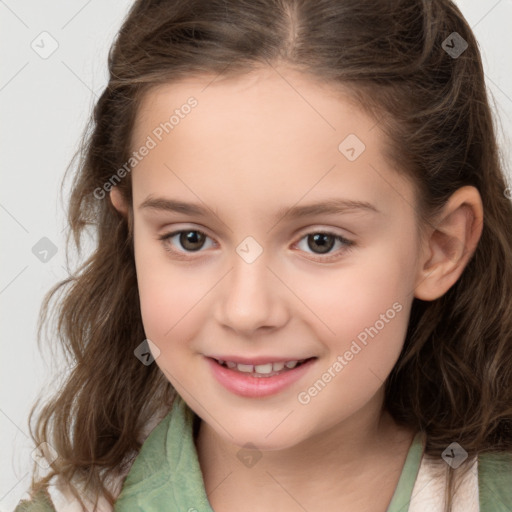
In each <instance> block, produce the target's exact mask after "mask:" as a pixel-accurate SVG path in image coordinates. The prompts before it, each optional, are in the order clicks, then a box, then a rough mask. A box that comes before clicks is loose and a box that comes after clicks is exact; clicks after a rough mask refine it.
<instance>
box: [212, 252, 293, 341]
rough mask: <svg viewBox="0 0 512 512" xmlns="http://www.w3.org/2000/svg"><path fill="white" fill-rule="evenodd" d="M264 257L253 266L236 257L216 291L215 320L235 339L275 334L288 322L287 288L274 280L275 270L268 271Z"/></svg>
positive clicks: (236, 255) (253, 263)
mask: <svg viewBox="0 0 512 512" xmlns="http://www.w3.org/2000/svg"><path fill="white" fill-rule="evenodd" d="M264 254H265V252H264V253H263V254H262V255H261V256H260V257H259V258H258V259H256V261H253V262H252V263H247V262H246V261H244V260H243V259H242V258H241V257H239V256H238V254H235V255H234V257H233V265H232V270H231V271H230V272H229V273H228V275H227V276H226V277H225V278H224V279H223V282H222V285H221V287H220V289H219V297H218V300H217V301H216V305H215V316H216V320H217V322H219V323H220V324H221V325H223V326H225V327H226V328H230V329H231V330H233V331H234V332H235V333H237V334H238V335H243V336H251V335H254V334H256V333H257V332H258V331H270V330H275V329H277V328H279V327H283V326H284V325H286V323H287V322H288V320H289V318H290V315H289V309H288V303H287V300H289V297H287V293H286V292H287V290H286V287H285V286H284V285H283V284H282V283H281V281H280V280H279V279H278V278H277V277H276V275H275V273H276V272H275V270H274V271H272V270H273V269H272V270H270V269H269V268H268V267H267V260H266V258H265V257H263V255H264ZM288 294H289V292H288Z"/></svg>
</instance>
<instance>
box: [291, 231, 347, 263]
mask: <svg viewBox="0 0 512 512" xmlns="http://www.w3.org/2000/svg"><path fill="white" fill-rule="evenodd" d="M336 244H339V247H338V250H337V251H336V250H334V251H333V249H334V248H335V246H336ZM354 245H355V242H353V241H351V240H347V239H346V238H344V237H343V236H341V235H338V234H336V233H330V232H323V231H316V232H312V233H309V234H307V235H305V236H303V237H302V238H301V239H300V240H299V242H298V243H297V246H298V247H299V249H300V250H301V251H304V252H306V253H309V254H310V255H313V256H314V255H317V256H319V257H317V258H312V259H314V260H317V261H320V262H324V263H327V262H329V261H331V260H334V259H337V258H340V257H341V256H342V255H343V254H346V253H348V252H349V251H350V250H351V249H352V248H353V246H354ZM322 255H323V256H322Z"/></svg>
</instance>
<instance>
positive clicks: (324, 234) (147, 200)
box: [132, 69, 419, 449]
mask: <svg viewBox="0 0 512 512" xmlns="http://www.w3.org/2000/svg"><path fill="white" fill-rule="evenodd" d="M284 76H285V77H286V80H284V79H283V77H284ZM212 80H213V77H212V76H206V75H205V76H204V77H198V78H194V79H190V80H184V81H180V82H176V83H172V84H166V85H163V86H159V87H158V88H156V89H154V90H152V91H151V92H150V93H149V94H147V95H146V96H145V98H144V101H143V103H142V105H141V107H140V109H139V115H138V117H137V122H136V125H135V129H134V133H133V137H132V145H133V147H134V148H137V147H140V146H141V145H143V144H144V142H145V141H147V140H148V139H147V138H148V136H151V137H152V138H153V139H155V141H156V145H155V147H153V148H152V149H151V150H150V151H149V152H148V154H147V155H146V156H145V157H144V158H143V159H142V161H141V162H140V163H138V165H137V166H136V167H135V168H134V169H133V171H132V180H133V181H132V184H133V212H134V247H135V263H136V269H137V279H138V286H139V294H140V300H141V311H142V318H143V324H144V329H145V333H146V335H147V338H148V339H150V340H151V341H152V342H153V343H154V344H155V345H156V346H157V347H158V350H159V351H160V353H159V355H158V357H157V359H156V364H158V365H159V367H160V368H161V369H162V371H163V372H164V374H165V375H166V376H167V378H168V379H169V381H170V382H171V383H172V385H173V386H174V387H175V388H176V389H177V391H178V392H179V393H180V394H181V395H182V396H183V398H184V399H185V400H186V401H187V403H188V404H189V405H190V407H191V408H192V409H193V410H194V411H195V412H196V413H197V414H198V415H199V416H201V418H202V419H203V420H205V421H206V423H207V424H208V425H209V426H210V427H211V428H212V429H213V430H214V431H215V432H216V434H217V435H219V436H221V437H222V438H224V439H225V440H228V441H229V442H231V443H234V444H238V445H240V446H241V445H243V444H245V443H247V442H252V443H254V444H256V445H257V446H259V447H262V448H267V449H280V448H285V447H289V446H292V445H296V444H297V443H300V442H302V441H305V440H306V439H308V438H309V437H311V436H313V435H318V434H321V433H322V432H323V431H325V430H327V429H329V428H332V427H334V426H336V425H337V424H340V423H341V422H343V421H345V420H349V419H350V418H351V417H353V418H355V417H356V416H357V415H358V414H360V413H361V411H363V410H368V409H369V408H373V410H374V411H375V414H377V413H378V410H379V407H380V403H381V402H380V400H381V399H382V396H383V395H382V389H383V384H384V381H385V379H386V378H387V376H388V375H389V373H390V371H391V370H392V368H393V366H394V364H395V363H396V361H397V359H398V356H399V354H400V351H401V349H402V345H403V342H404V338H405V333H406V329H407V324H408V319H409V312H410V307H411V303H412V300H413V298H414V287H415V284H416V283H417V280H418V261H419V260H418V257H419V252H418V251H419V239H418V230H417V225H416V217H415V215H414V207H413V205H414V204H415V202H416V200H415V197H414V190H413V187H412V185H411V183H410V182H408V181H407V180H406V179H405V178H404V177H403V176H401V175H400V174H398V173H397V172H396V170H394V169H393V168H392V166H391V164H390V163H388V162H387V161H386V160H385V159H384V157H383V148H384V145H385V143H386V140H385V137H384V135H383V133H382V132H381V131H380V130H379V127H378V126H376V122H375V120H374V119H371V118H370V117H368V116H367V115H366V114H364V113H363V111H362V110H360V109H358V108H357V107H356V106H355V105H354V104H353V103H352V102H350V101H348V99H347V98H346V97H344V96H343V95H342V94H340V93H336V92H335V91H334V90H333V89H329V88H328V87H327V86H324V85H322V84H319V83H316V82H314V81H311V79H308V78H306V77H305V76H303V75H300V74H299V73H297V72H294V71H293V70H289V69H288V70H286V69H283V70H281V72H280V74H278V73H276V71H274V70H273V69H265V70H259V71H257V72H254V73H251V74H249V75H244V76H243V77H241V78H236V79H229V80H222V81H221V80H215V81H213V82H212ZM290 84H293V87H291V85H290ZM191 96H193V97H194V98H196V99H197V106H195V107H194V108H193V109H186V110H187V112H189V113H188V114H187V115H182V116H181V117H180V119H179V123H177V124H176V125H175V126H174V127H173V129H172V130H169V133H165V132H164V133H163V134H162V133H160V132H158V131H157V133H159V134H160V135H161V140H156V138H155V136H154V133H155V128H156V127H158V126H160V125H161V123H163V122H165V121H166V120H168V119H169V115H170V114H169V113H172V112H173V111H174V110H175V109H177V108H179V107H180V105H184V104H186V103H187V98H190V97H191ZM151 134H153V135H151ZM397 304H398V305H399V307H398V306H397ZM393 305H395V306H394V307H393ZM391 310H392V311H393V316H392V317H391V314H390V313H389V311H391ZM386 312H388V313H386ZM382 315H384V316H386V319H385V320H386V321H384V318H383V316H382ZM365 329H366V330H365ZM364 332H366V335H367V336H366V344H363V343H362V342H361V339H362V338H363V337H364V336H363V335H362V334H361V333H364ZM369 333H372V335H370V334H369ZM354 342H355V343H356V345H357V346H359V348H360V350H359V351H358V350H357V348H355V345H354ZM348 352H351V353H352V356H351V357H350V358H349V357H348ZM340 357H341V358H342V359H343V361H344V362H343V363H342V362H341V360H340ZM287 363H288V364H287ZM336 363H338V364H336ZM340 365H341V366H340ZM326 372H327V373H329V374H330V376H331V377H330V378H327V377H325V378H323V377H322V376H323V375H325V374H326ZM319 379H320V380H322V381H323V382H324V384H325V386H320V385H318V384H317V392H316V393H315V392H314V391H311V392H309V391H308V389H310V388H311V387H312V386H313V387H314V383H315V382H317V383H318V380H319ZM301 393H302V395H301ZM304 393H305V394H304ZM306 395H307V396H309V400H308V401H307V403H304V401H302V402H301V401H300V400H299V399H298V397H299V396H306ZM376 397H379V399H376Z"/></svg>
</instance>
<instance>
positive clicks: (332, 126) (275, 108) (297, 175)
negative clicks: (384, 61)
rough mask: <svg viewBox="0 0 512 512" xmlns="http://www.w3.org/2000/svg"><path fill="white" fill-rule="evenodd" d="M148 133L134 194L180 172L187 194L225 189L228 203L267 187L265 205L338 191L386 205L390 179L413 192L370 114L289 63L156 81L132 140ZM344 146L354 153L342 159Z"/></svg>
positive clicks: (136, 142)
mask: <svg viewBox="0 0 512 512" xmlns="http://www.w3.org/2000/svg"><path fill="white" fill-rule="evenodd" d="M190 98H193V99H194V101H195V106H194V107H193V108H190V107H188V106H187V105H190V104H191V103H190ZM171 117H173V119H172V120H171V121H170V119H171ZM148 137H150V138H151V139H152V140H153V142H154V143H155V144H154V147H153V149H151V151H149V153H148V154H147V156H145V157H144V158H143V160H142V161H141V162H140V163H139V164H137V166H136V167H135V168H134V170H133V173H132V178H133V184H134V198H135V196H137V197H138V198H139V200H140V201H142V200H143V199H144V198H145V197H146V196H147V195H148V194H153V195H155V193H159V192H161V191H164V190H166V186H167V188H169V190H171V189H172V188H173V187H174V185H176V182H177V180H180V179H181V182H182V183H181V185H179V186H180V187H181V188H182V189H183V186H184V185H185V186H186V188H187V189H188V192H186V191H185V193H186V194H188V195H189V196H190V198H191V199H194V198H193V195H191V194H190V193H191V192H192V193H194V192H196V194H195V195H197V194H199V192H201V194H202V195H203V196H205V195H206V196H208V194H210V193H212V194H213V195H214V194H217V196H218V193H219V192H220V191H223V193H225V195H226V196H228V195H229V194H230V200H231V201H233V202H235V199H236V197H240V198H241V201H242V202H243V201H244V200H245V201H246V200H247V198H250V197H256V196H257V191H258V190H260V189H261V188H262V187H264V188H265V189H266V191H267V196H266V199H267V200H268V204H270V202H272V201H274V202H276V204H278V203H279V204H281V203H283V201H286V200H287V199H289V200H290V201H293V200H295V201H297V200H299V198H300V197H301V196H304V195H305V194H307V195H308V199H312V200H313V199H315V196H317V198H321V197H323V196H324V195H325V193H326V192H329V193H330V195H331V196H332V194H333V192H334V193H335V194H336V193H338V194H339V195H340V196H341V195H345V196H347V195H350V194H352V195H354V194H355V195H358V196H359V197H357V198H355V197H354V199H360V200H366V201H368V202H372V203H373V204H375V205H376V206H377V208H379V209H385V208H386V206H385V204H384V203H385V202H386V197H388V198H389V194H390V192H391V191H392V190H390V187H391V189H393V188H394V189H395V197H394V198H393V199H394V200H395V201H396V197H398V196H396V193H399V194H400V195H402V196H403V194H405V195H406V196H407V195H408V194H409V192H408V191H407V190H406V189H404V186H405V187H406V188H407V184H406V183H404V180H403V178H401V177H400V176H399V175H398V173H396V172H394V171H393V170H392V169H391V168H390V167H389V165H388V163H387V162H386V161H385V160H384V157H383V151H382V149H383V145H384V144H386V138H385V136H384V134H383V133H382V132H381V131H380V130H379V129H378V127H377V126H376V122H375V120H374V119H373V118H371V117H370V116H369V115H367V114H366V113H364V112H363V111H362V110H361V109H360V108H358V106H357V105H356V104H355V102H354V101H353V100H351V99H350V96H349V95H347V94H346V92H345V93H344V90H343V89H342V88H341V87H339V88H334V87H333V86H330V85H329V86H328V85H326V84H322V83H320V82H318V81H316V80H312V79H311V78H309V77H307V76H305V75H303V74H300V73H298V72H296V71H293V70H290V69H274V68H268V69H261V70H258V71H254V72H251V73H249V74H245V75H241V76H238V77H235V78H233V77H231V78H228V79H226V78H224V79H221V78H219V77H217V76H215V75H202V76H196V77H194V78H189V79H186V80H180V81H178V82H173V83H168V84H163V85H159V86H158V87H156V88H154V89H152V90H150V91H149V92H148V93H147V94H146V95H145V96H144V98H143V100H142V102H141V104H140V107H139V110H138V114H137V119H136V123H135V126H134V131H133V137H132V148H133V149H134V150H137V149H138V148H139V147H141V146H143V145H144V143H145V141H147V140H148ZM345 141H348V142H345ZM340 145H341V146H340ZM347 145H348V146H354V145H355V146H354V147H355V150H356V152H357V153H359V152H361V153H360V156H358V157H357V158H356V159H354V160H351V159H349V158H347V153H346V150H347ZM348 149H350V148H348ZM356 156H357V155H356ZM174 188H175V187H174ZM183 190H184V189H183ZM213 195H212V201H213V202H215V201H214V199H213ZM362 195H364V197H362ZM195 199H197V197H196V198H195ZM205 199H207V197H205ZM411 200H412V198H411ZM140 201H139V202H140ZM240 206H242V203H241V204H240Z"/></svg>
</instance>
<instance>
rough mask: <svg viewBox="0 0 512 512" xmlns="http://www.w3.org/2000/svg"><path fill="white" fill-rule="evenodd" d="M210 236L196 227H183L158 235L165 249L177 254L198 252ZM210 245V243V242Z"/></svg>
mask: <svg viewBox="0 0 512 512" xmlns="http://www.w3.org/2000/svg"><path fill="white" fill-rule="evenodd" d="M209 238H210V237H209V236H208V235H207V234H205V233H203V232H202V231H199V230H197V229H184V230H181V231H174V232H173V233H168V234H164V235H162V236H160V237H159V239H160V240H161V241H162V243H163V245H164V248H165V250H166V251H169V252H172V253H174V254H177V255H186V254H187V253H192V252H198V251H200V250H201V249H202V248H203V247H204V246H205V242H206V241H207V239H209ZM210 245H212V244H211V243H210Z"/></svg>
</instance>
